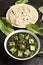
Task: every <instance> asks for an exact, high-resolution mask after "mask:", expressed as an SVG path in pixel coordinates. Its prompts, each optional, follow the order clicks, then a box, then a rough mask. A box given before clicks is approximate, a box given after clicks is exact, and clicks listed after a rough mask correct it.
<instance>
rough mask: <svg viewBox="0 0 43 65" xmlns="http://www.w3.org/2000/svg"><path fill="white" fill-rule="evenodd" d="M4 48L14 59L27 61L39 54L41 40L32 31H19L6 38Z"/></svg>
mask: <svg viewBox="0 0 43 65" xmlns="http://www.w3.org/2000/svg"><path fill="white" fill-rule="evenodd" d="M4 48H5V51H6V52H7V53H8V55H10V56H11V57H12V58H14V59H17V60H27V59H30V58H32V57H34V56H35V55H36V54H37V53H38V52H39V49H40V41H39V38H38V37H37V36H36V35H35V34H34V33H32V32H30V31H27V30H17V31H14V32H12V33H10V34H9V35H8V36H7V37H6V39H5V42H4Z"/></svg>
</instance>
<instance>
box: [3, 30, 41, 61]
mask: <svg viewBox="0 0 43 65" xmlns="http://www.w3.org/2000/svg"><path fill="white" fill-rule="evenodd" d="M19 32H25V33H28V34H31V35H32V36H33V37H34V38H35V39H36V40H37V43H38V48H37V51H36V52H35V54H34V55H32V56H31V57H28V58H23V59H22V58H17V57H14V56H13V55H11V54H10V53H9V51H8V49H7V41H8V39H9V38H10V37H11V36H12V35H13V34H16V33H19ZM4 48H5V51H6V52H7V54H8V55H9V56H11V57H12V58H14V59H17V60H28V59H31V58H33V57H34V56H35V55H36V54H37V53H38V52H39V50H40V41H39V38H38V37H37V36H36V35H35V34H34V33H32V32H30V31H27V30H17V31H14V32H12V33H10V34H9V35H8V36H7V37H6V39H5V41H4Z"/></svg>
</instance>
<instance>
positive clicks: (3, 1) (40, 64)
mask: <svg viewBox="0 0 43 65" xmlns="http://www.w3.org/2000/svg"><path fill="white" fill-rule="evenodd" d="M15 1H16V0H0V17H1V16H5V14H6V11H7V10H8V8H9V7H10V6H11V5H13V4H14V3H15ZM28 4H31V5H33V6H34V7H36V8H37V9H38V8H39V7H40V6H42V5H43V0H30V1H29V3H28ZM40 17H41V14H40ZM40 17H39V18H40ZM37 24H38V25H39V26H43V23H40V22H39V21H38V22H37ZM38 37H39V39H40V42H41V50H43V37H42V36H38ZM5 38H6V36H5V35H4V34H3V33H2V32H1V31H0V65H43V57H37V56H35V57H34V58H32V59H30V60H27V61H17V60H15V59H12V58H11V57H10V56H9V55H7V53H6V52H5V50H4V39H5Z"/></svg>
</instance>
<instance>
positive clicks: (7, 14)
mask: <svg viewBox="0 0 43 65" xmlns="http://www.w3.org/2000/svg"><path fill="white" fill-rule="evenodd" d="M21 5H27V6H29V4H17V5H13V6H11V7H10V8H9V9H8V11H7V13H6V18H7V19H8V20H9V12H10V11H11V9H12V8H14V7H16V6H21ZM30 6H32V5H30ZM32 7H33V6H32ZM33 8H34V9H35V10H36V12H37V17H36V20H35V21H34V22H33V24H35V23H36V22H37V20H38V17H39V15H38V11H37V9H36V8H35V7H33ZM12 26H14V27H17V28H25V27H26V26H22V27H19V26H17V25H13V24H12Z"/></svg>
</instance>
